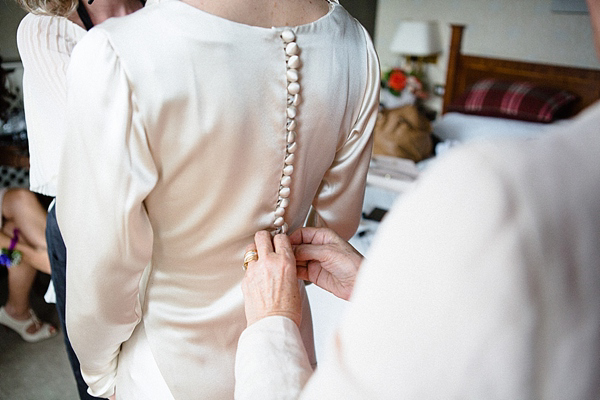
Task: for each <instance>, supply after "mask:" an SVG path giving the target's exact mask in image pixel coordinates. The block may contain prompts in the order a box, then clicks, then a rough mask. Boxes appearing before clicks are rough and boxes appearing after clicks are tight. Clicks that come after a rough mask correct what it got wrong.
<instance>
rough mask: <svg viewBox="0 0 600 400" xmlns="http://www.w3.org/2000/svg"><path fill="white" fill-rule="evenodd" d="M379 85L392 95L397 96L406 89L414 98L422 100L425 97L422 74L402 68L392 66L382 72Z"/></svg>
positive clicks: (425, 91)
mask: <svg viewBox="0 0 600 400" xmlns="http://www.w3.org/2000/svg"><path fill="white" fill-rule="evenodd" d="M381 87H382V88H384V89H387V90H388V91H389V92H390V93H391V94H392V95H394V96H396V97H399V96H402V95H403V92H405V91H408V92H409V93H410V94H412V95H413V96H414V97H415V98H417V99H420V100H424V99H426V98H427V90H426V88H425V84H424V79H423V76H422V74H419V73H417V72H415V71H414V70H412V71H407V70H406V69H403V68H397V67H396V68H392V69H389V70H387V71H385V72H384V73H383V76H382V79H381Z"/></svg>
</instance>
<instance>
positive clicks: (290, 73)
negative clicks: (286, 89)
mask: <svg viewBox="0 0 600 400" xmlns="http://www.w3.org/2000/svg"><path fill="white" fill-rule="evenodd" d="M286 76H287V80H288V81H290V82H296V81H297V80H298V70H297V69H288V70H287V72H286Z"/></svg>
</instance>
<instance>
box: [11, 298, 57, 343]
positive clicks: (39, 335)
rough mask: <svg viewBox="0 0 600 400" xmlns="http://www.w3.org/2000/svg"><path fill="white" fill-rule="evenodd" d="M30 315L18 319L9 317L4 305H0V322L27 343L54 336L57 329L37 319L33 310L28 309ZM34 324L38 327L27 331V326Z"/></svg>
mask: <svg viewBox="0 0 600 400" xmlns="http://www.w3.org/2000/svg"><path fill="white" fill-rule="evenodd" d="M29 315H30V317H29V318H28V319H24V320H22V321H21V320H18V319H14V318H13V317H11V316H10V315H9V314H8V313H7V312H6V310H5V309H4V307H0V324H2V325H5V326H7V327H9V328H10V329H12V330H13V331H15V332H17V333H18V334H19V335H20V336H21V338H23V340H25V341H26V342H29V343H34V342H39V341H41V340H45V339H49V338H51V337H53V336H56V334H57V333H58V331H57V330H56V328H55V327H53V326H52V325H50V324H48V323H46V322H42V321H40V320H39V319H38V317H37V315H35V313H34V312H33V310H31V309H30V310H29ZM32 324H33V325H35V326H36V327H38V328H39V329H38V330H37V331H36V332H34V333H29V332H27V328H29V327H30V326H31V325H32Z"/></svg>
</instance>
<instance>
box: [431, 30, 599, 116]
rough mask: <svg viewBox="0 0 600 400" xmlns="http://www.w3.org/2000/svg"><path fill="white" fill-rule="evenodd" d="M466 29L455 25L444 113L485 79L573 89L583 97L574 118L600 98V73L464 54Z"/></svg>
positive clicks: (583, 69) (574, 109)
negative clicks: (475, 84)
mask: <svg viewBox="0 0 600 400" xmlns="http://www.w3.org/2000/svg"><path fill="white" fill-rule="evenodd" d="M464 29H465V26H464V25H452V39H451V42H450V54H449V57H448V74H447V76H446V89H445V92H444V105H443V109H442V112H443V113H446V111H447V108H448V105H449V104H451V103H452V101H453V99H455V98H456V97H458V96H460V95H461V94H462V93H463V92H464V91H465V89H466V88H467V87H469V86H470V85H472V84H473V83H475V82H476V81H478V80H480V79H483V78H495V79H500V80H508V81H528V82H533V83H536V84H541V85H543V86H549V87H553V88H557V89H565V90H569V91H570V92H572V93H574V94H576V95H578V96H579V98H580V100H579V101H578V102H577V103H576V104H575V106H574V107H573V115H574V114H577V113H578V112H579V111H581V110H582V109H584V108H586V107H587V106H589V105H590V104H592V103H594V102H595V101H597V100H598V99H600V70H595V69H587V68H574V67H563V66H558V65H550V64H538V63H530V62H521V61H514V60H507V59H499V58H489V57H477V56H470V55H465V54H462V53H461V45H462V36H463V31H464Z"/></svg>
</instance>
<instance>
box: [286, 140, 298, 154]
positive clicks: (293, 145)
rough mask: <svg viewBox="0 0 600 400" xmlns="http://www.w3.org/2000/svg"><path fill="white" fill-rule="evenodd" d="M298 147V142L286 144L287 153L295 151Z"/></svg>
mask: <svg viewBox="0 0 600 400" xmlns="http://www.w3.org/2000/svg"><path fill="white" fill-rule="evenodd" d="M297 148H298V144H297V143H296V142H294V143H290V144H288V147H287V151H288V153H295V152H296V149H297Z"/></svg>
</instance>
